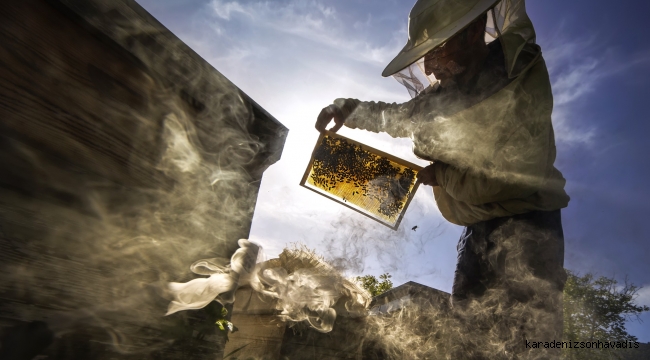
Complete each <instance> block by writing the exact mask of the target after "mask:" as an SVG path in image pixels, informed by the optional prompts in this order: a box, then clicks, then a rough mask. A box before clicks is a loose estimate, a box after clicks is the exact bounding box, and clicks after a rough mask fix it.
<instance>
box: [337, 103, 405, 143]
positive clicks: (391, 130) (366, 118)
mask: <svg viewBox="0 0 650 360" xmlns="http://www.w3.org/2000/svg"><path fill="white" fill-rule="evenodd" d="M334 105H336V106H338V107H339V109H341V112H342V114H343V117H344V118H345V123H344V124H345V126H347V127H349V128H352V129H363V130H368V131H372V132H376V133H378V132H382V131H383V132H386V133H388V135H390V136H392V137H411V134H412V133H413V128H414V126H413V124H414V120H415V119H414V115H415V114H417V111H416V110H415V107H416V102H415V101H413V100H411V101H408V102H405V103H402V104H397V103H392V104H389V103H385V102H381V101H378V102H374V101H359V100H357V99H336V100H334Z"/></svg>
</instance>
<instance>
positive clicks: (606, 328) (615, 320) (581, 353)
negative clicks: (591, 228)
mask: <svg viewBox="0 0 650 360" xmlns="http://www.w3.org/2000/svg"><path fill="white" fill-rule="evenodd" d="M567 275H568V279H567V282H566V285H565V287H564V339H563V340H565V341H578V342H580V341H583V342H592V341H601V342H605V341H608V342H609V341H611V342H628V341H630V342H636V341H637V338H636V336H633V335H630V334H628V332H627V331H626V329H625V322H626V321H627V320H632V319H635V320H639V321H640V319H639V314H641V313H643V312H645V311H649V310H650V308H648V307H647V306H645V305H641V306H639V305H637V304H635V302H634V300H635V298H636V295H637V292H638V290H639V289H640V288H639V287H637V286H635V285H633V284H630V283H628V282H627V280H626V281H625V284H624V285H622V286H620V285H618V282H617V281H616V280H615V279H611V278H607V277H604V276H601V277H598V278H596V277H595V276H594V275H593V274H586V275H584V276H578V275H577V274H574V273H572V272H570V271H567ZM624 350H625V349H609V348H607V349H603V348H599V349H593V348H579V349H564V350H563V356H564V358H565V359H569V360H581V359H590V360H591V359H594V360H595V359H624V358H625V355H626V354H625V353H627V352H630V351H624Z"/></svg>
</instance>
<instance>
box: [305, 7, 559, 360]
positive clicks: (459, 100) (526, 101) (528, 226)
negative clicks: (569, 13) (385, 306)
mask: <svg viewBox="0 0 650 360" xmlns="http://www.w3.org/2000/svg"><path fill="white" fill-rule="evenodd" d="M408 34H409V37H408V41H407V43H406V46H404V48H403V49H402V50H401V51H400V53H399V54H398V55H397V56H396V57H395V58H394V59H393V60H392V61H391V62H390V63H389V64H388V66H387V67H386V69H385V70H384V72H383V73H382V75H383V76H391V75H392V76H393V77H395V78H396V79H397V80H398V81H399V82H400V83H402V84H403V85H405V86H406V87H407V89H408V91H409V93H410V94H411V95H412V96H413V99H411V100H410V101H408V102H406V103H402V104H397V103H392V104H388V103H383V102H372V101H369V102H366V101H359V100H356V99H336V100H335V101H334V103H333V104H332V105H330V106H328V107H326V108H324V109H323V110H322V111H321V113H320V115H319V116H318V119H317V122H316V128H317V129H318V130H319V131H325V129H326V127H327V126H328V124H329V123H330V122H331V121H332V120H333V121H334V123H335V125H334V127H333V128H332V129H331V130H332V131H337V130H338V129H339V128H340V127H341V126H343V125H345V126H347V127H350V128H353V129H365V130H369V131H373V132H381V131H383V132H386V133H388V134H389V135H391V136H393V137H408V138H411V139H412V140H413V143H414V150H413V151H414V153H415V154H416V155H417V156H418V157H420V158H422V159H426V160H428V161H430V162H431V165H429V166H427V167H425V168H424V169H423V170H422V171H420V173H419V174H418V178H419V180H420V181H421V182H422V183H423V184H425V185H431V186H433V194H434V197H435V200H436V203H437V205H438V208H439V209H440V212H441V214H442V216H443V217H444V218H445V219H447V220H448V221H450V222H452V223H454V224H457V225H462V226H465V229H464V232H463V234H462V236H461V238H460V241H459V243H458V263H457V267H456V272H455V276H454V284H453V289H452V305H453V308H454V310H455V312H456V313H457V314H460V315H459V317H460V318H462V319H464V321H465V323H466V327H465V328H464V330H463V331H466V332H467V336H464V337H463V339H461V340H460V341H467V342H468V344H470V343H471V344H474V345H477V344H478V346H477V347H476V349H475V350H468V349H469V347H466V348H465V350H464V351H465V354H466V355H465V357H467V358H486V357H487V358H511V357H517V356H521V357H525V358H529V357H536V358H537V357H539V356H542V358H545V356H546V355H543V354H542V353H540V352H539V351H546V352H547V355H548V357H550V358H554V357H555V355H557V354H558V353H557V351H559V350H556V349H547V350H544V349H534V351H532V350H528V349H527V348H526V346H525V344H526V343H525V341H526V340H528V341H555V340H557V341H560V340H561V339H562V336H561V335H562V290H563V287H564V282H565V280H566V274H565V271H564V267H563V262H564V238H563V233H562V224H561V219H560V209H562V208H564V207H566V206H567V205H568V202H569V197H568V196H567V194H566V193H565V191H564V185H565V179H564V178H563V177H562V174H561V173H560V172H559V171H558V170H557V169H556V168H555V167H554V166H553V163H554V161H555V139H554V134H553V126H552V124H551V111H552V109H553V96H552V92H551V84H550V81H549V76H548V71H547V68H546V64H545V62H544V59H543V57H542V51H541V49H540V47H539V46H538V45H537V44H535V30H534V29H533V25H532V23H531V21H530V19H529V18H528V16H527V14H526V10H525V4H524V1H523V0H501V1H495V0H462V1H459V0H418V1H417V2H416V4H415V5H414V6H413V9H412V10H411V12H410V15H409V26H408ZM468 353H469V354H470V355H467V354H468ZM526 354H528V355H526ZM459 356H460V355H459ZM558 356H559V355H558Z"/></svg>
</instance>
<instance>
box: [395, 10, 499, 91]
mask: <svg viewBox="0 0 650 360" xmlns="http://www.w3.org/2000/svg"><path fill="white" fill-rule="evenodd" d="M495 19H496V21H495ZM504 21H505V6H504V2H503V1H502V2H500V3H498V4H497V5H496V6H495V7H494V8H493V9H490V10H488V12H487V23H486V26H485V43H486V44H489V43H491V42H492V41H494V40H495V39H497V38H498V37H499V34H500V31H499V29H501V28H502V27H503V23H504ZM441 46H444V44H443V45H441ZM393 78H395V80H397V82H399V83H400V84H402V85H404V87H405V88H406V90H407V91H408V92H409V95H411V98H414V97H416V96H418V95H419V94H420V93H422V92H423V91H424V90H425V89H426V88H428V87H429V86H433V87H435V86H438V83H439V82H438V80H437V79H436V77H435V76H434V75H433V74H431V75H427V74H426V72H425V69H424V56H423V57H421V58H419V59H418V60H417V61H416V62H414V63H413V64H411V65H409V66H407V67H405V68H404V69H402V70H401V71H398V72H397V73H395V74H393Z"/></svg>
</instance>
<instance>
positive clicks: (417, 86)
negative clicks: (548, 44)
mask: <svg viewBox="0 0 650 360" xmlns="http://www.w3.org/2000/svg"><path fill="white" fill-rule="evenodd" d="M486 12H487V14H488V20H487V25H486V29H485V32H486V35H485V39H486V42H490V41H493V40H494V39H499V41H501V45H502V48H503V52H504V55H505V61H506V68H507V70H508V75H509V76H510V77H511V78H514V77H516V76H518V75H519V74H520V73H522V72H523V71H524V70H525V69H526V68H527V67H528V66H529V65H530V64H531V63H532V61H533V60H534V59H535V58H536V57H537V56H539V54H540V51H539V47H538V46H536V45H534V44H535V29H533V24H532V23H531V21H530V19H529V18H528V15H527V14H526V6H525V3H524V0H500V1H499V0H418V1H417V2H416V3H415V5H414V6H413V9H411V13H410V14H409V25H408V33H409V38H408V41H407V42H406V45H405V46H404V48H403V49H402V51H400V53H399V54H398V55H397V56H396V57H395V58H394V59H393V60H392V61H391V62H390V63H389V64H388V66H386V69H384V72H383V73H382V75H383V76H391V75H392V76H393V77H395V79H397V81H399V82H400V83H401V84H403V85H404V86H405V87H406V88H407V90H408V91H409V93H410V94H411V96H412V97H415V96H416V95H417V94H419V93H420V92H422V91H423V90H424V89H425V87H427V86H429V85H434V84H435V83H437V80H436V79H435V78H434V76H433V75H430V76H427V75H426V74H425V72H424V55H425V54H426V53H427V52H429V51H430V50H432V49H434V48H436V47H438V46H440V45H443V44H444V43H445V42H446V41H447V40H449V39H450V38H451V37H452V36H454V35H455V34H456V33H458V32H459V31H461V30H463V29H465V28H466V27H467V26H468V25H470V24H471V23H472V22H473V21H474V20H476V19H477V18H478V17H479V16H481V15H483V14H485V13H486Z"/></svg>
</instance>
